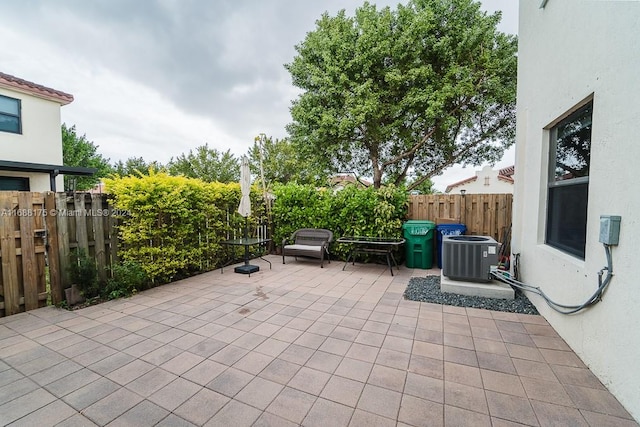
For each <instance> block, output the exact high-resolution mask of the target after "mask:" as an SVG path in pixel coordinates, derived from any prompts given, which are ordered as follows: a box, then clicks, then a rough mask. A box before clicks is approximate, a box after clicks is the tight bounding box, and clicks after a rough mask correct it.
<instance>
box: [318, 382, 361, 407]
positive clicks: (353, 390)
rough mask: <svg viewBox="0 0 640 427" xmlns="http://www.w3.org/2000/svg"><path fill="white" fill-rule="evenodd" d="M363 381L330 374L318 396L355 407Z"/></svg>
mask: <svg viewBox="0 0 640 427" xmlns="http://www.w3.org/2000/svg"><path fill="white" fill-rule="evenodd" d="M363 388H364V383H361V382H359V381H354V380H350V379H348V378H343V377H339V376H332V377H331V378H330V379H329V382H327V385H325V387H324V389H323V390H322V393H321V394H320V397H322V398H324V399H327V400H332V401H334V402H338V403H341V404H342V405H346V406H350V407H352V408H355V406H356V404H357V403H358V399H360V393H362V389H363Z"/></svg>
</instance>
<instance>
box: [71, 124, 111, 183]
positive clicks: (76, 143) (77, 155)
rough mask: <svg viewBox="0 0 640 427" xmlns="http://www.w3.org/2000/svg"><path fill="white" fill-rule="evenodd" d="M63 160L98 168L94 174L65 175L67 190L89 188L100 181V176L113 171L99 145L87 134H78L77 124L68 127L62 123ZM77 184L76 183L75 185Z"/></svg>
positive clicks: (72, 164)
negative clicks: (99, 151)
mask: <svg viewBox="0 0 640 427" xmlns="http://www.w3.org/2000/svg"><path fill="white" fill-rule="evenodd" d="M62 162H63V164H64V165H65V166H79V167H85V168H96V169H97V170H98V171H97V172H96V173H95V174H94V175H93V176H68V175H65V177H64V188H65V190H71V189H75V190H88V189H90V188H92V187H93V186H95V185H96V184H98V183H99V182H100V178H103V177H106V176H107V175H109V173H111V166H110V165H109V159H105V158H104V157H102V154H100V153H98V146H97V145H95V144H94V143H93V142H91V141H89V140H88V139H87V136H86V135H82V136H80V135H78V134H77V133H76V126H75V125H73V126H71V127H67V125H66V124H65V123H63V124H62ZM74 184H75V185H74Z"/></svg>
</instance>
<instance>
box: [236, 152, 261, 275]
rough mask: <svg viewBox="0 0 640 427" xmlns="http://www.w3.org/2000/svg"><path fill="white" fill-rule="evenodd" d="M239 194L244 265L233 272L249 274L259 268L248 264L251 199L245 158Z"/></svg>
mask: <svg viewBox="0 0 640 427" xmlns="http://www.w3.org/2000/svg"><path fill="white" fill-rule="evenodd" d="M240 192H241V194H242V197H241V198H240V205H239V206H238V213H239V214H240V215H242V216H243V217H244V233H243V240H245V245H244V265H241V266H238V267H236V268H235V269H234V271H235V272H236V273H242V274H251V273H255V272H256V271H258V270H260V267H258V266H257V265H251V264H249V245H248V244H247V241H248V239H249V216H250V215H251V198H250V197H249V196H250V194H251V171H250V170H249V160H248V159H247V156H243V157H242V163H241V165H240Z"/></svg>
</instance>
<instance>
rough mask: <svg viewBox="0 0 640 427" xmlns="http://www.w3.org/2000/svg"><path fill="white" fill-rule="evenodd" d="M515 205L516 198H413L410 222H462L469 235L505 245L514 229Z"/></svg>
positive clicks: (496, 196)
mask: <svg viewBox="0 0 640 427" xmlns="http://www.w3.org/2000/svg"><path fill="white" fill-rule="evenodd" d="M512 204H513V195H512V194H465V195H464V196H463V195H461V194H425V195H415V196H409V212H408V218H409V219H423V220H429V221H434V222H436V223H438V222H443V221H444V222H458V223H461V224H464V225H466V227H467V233H466V234H475V235H481V236H491V237H493V238H494V239H496V240H497V241H499V242H501V241H503V240H504V238H505V235H506V233H507V231H508V230H509V228H510V226H511V209H512ZM507 243H508V242H507Z"/></svg>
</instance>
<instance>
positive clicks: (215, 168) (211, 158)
mask: <svg viewBox="0 0 640 427" xmlns="http://www.w3.org/2000/svg"><path fill="white" fill-rule="evenodd" d="M167 167H168V169H169V172H170V173H171V174H172V175H184V176H186V177H189V178H200V179H201V180H203V181H206V182H213V181H218V182H223V183H228V182H234V181H238V180H239V179H240V163H239V161H238V159H237V158H236V157H235V156H234V155H233V154H231V151H230V150H227V151H225V152H224V153H221V152H220V151H218V150H216V149H215V148H209V145H208V144H205V145H201V146H200V147H197V148H196V149H195V152H194V151H193V150H189V154H186V155H185V154H181V155H179V156H178V157H177V158H176V159H175V160H174V159H173V158H171V160H170V161H169V164H168V165H167Z"/></svg>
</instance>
